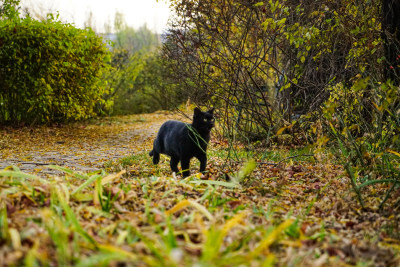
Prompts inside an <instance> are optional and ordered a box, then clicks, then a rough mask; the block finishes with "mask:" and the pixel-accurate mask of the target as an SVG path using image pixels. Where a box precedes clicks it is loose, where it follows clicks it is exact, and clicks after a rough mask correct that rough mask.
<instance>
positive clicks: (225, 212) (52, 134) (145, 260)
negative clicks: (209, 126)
mask: <svg viewBox="0 0 400 267" xmlns="http://www.w3.org/2000/svg"><path fill="white" fill-rule="evenodd" d="M171 118H174V119H183V117H182V116H181V115H177V114H170V113H166V112H159V113H154V114H143V115H134V116H123V117H113V118H106V119H98V120H93V121H91V122H85V123H75V124H71V125H64V126H57V125H54V126H39V127H20V128H9V127H5V128H1V129H0V135H1V137H0V148H1V153H2V154H1V163H0V169H2V168H5V169H4V170H3V171H0V190H1V191H0V265H11V266H18V265H21V264H25V265H27V266H38V265H43V266H48V265H50V266H52V265H58V266H68V265H71V266H72V265H74V266H75V265H77V266H98V265H101V264H105V265H108V264H109V265H114V266H116V265H118V264H126V265H128V266H192V265H194V264H199V266H203V265H210V266H239V265H240V266H275V265H276V266H398V265H399V263H400V258H399V250H400V249H399V248H400V247H399V240H398V236H399V235H398V233H399V226H398V223H397V221H398V218H397V213H398V212H397V210H396V208H395V207H394V205H392V204H393V201H392V202H390V201H389V203H388V204H387V207H388V208H387V209H385V210H384V212H378V207H377V206H378V204H379V200H380V199H379V197H377V196H379V195H382V193H381V191H382V190H384V189H385V188H384V187H382V186H381V187H378V186H374V187H373V188H367V189H366V190H365V191H364V192H363V194H364V195H365V196H366V198H365V201H366V206H367V209H366V210H364V211H363V210H361V208H360V206H359V204H358V202H357V199H356V197H355V195H354V193H353V192H352V190H351V188H350V187H349V182H348V179H349V178H348V177H347V176H346V174H345V172H344V171H343V168H342V167H341V166H340V164H338V163H336V162H335V160H334V159H333V158H332V157H331V156H329V155H328V153H321V154H314V156H312V157H311V156H301V155H305V154H307V155H308V154H309V153H310V152H307V153H305V152H304V150H301V149H297V150H289V149H288V148H286V147H276V148H265V147H264V148H263V147H261V148H260V147H251V146H249V145H248V146H240V145H238V146H237V147H235V149H232V148H230V147H229V146H228V142H227V141H226V140H224V139H223V138H220V137H219V135H218V134H216V133H214V134H213V136H212V141H211V144H210V149H209V151H208V158H209V161H208V166H207V170H208V174H206V175H200V174H197V173H196V171H197V170H198V163H197V162H196V161H195V160H193V163H192V167H191V168H192V173H193V175H192V176H191V177H189V178H186V179H182V178H181V177H180V176H179V175H175V174H172V173H171V172H170V169H169V164H168V158H167V157H162V159H161V162H160V164H159V165H157V166H155V165H153V164H152V163H151V158H150V157H149V156H148V151H149V150H150V149H151V145H152V140H153V138H154V136H155V134H156V132H157V129H158V128H159V126H160V125H161V124H162V123H163V122H164V121H165V120H168V119H171ZM254 160H255V161H254ZM8 165H16V166H17V168H13V167H7V166H8ZM47 165H57V166H58V167H57V166H52V167H51V166H50V167H49V166H47ZM19 169H20V170H21V171H22V172H21V171H19ZM393 195H394V196H395V197H396V196H397V195H398V193H395V194H393ZM390 207H394V208H392V209H390ZM118 266H120V265H118Z"/></svg>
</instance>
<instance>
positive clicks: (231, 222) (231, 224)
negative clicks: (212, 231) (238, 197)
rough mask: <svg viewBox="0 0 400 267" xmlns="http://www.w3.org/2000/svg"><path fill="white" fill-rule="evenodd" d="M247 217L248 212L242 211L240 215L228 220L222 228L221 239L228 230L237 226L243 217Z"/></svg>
mask: <svg viewBox="0 0 400 267" xmlns="http://www.w3.org/2000/svg"><path fill="white" fill-rule="evenodd" d="M247 215H248V212H247V211H244V212H242V213H238V214H236V215H235V216H233V217H232V218H231V219H229V221H227V222H226V223H225V225H224V227H223V228H222V237H225V235H226V234H227V233H228V232H229V230H230V229H232V228H233V227H234V226H235V225H237V224H239V223H240V222H241V221H242V220H243V219H244V218H245V217H247Z"/></svg>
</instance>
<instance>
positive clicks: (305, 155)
mask: <svg viewBox="0 0 400 267" xmlns="http://www.w3.org/2000/svg"><path fill="white" fill-rule="evenodd" d="M298 157H314V154H301V155H295V156H290V157H286V158H284V159H282V160H280V161H278V163H270V162H259V163H258V164H262V165H273V166H278V165H279V164H281V162H282V161H285V160H288V159H293V158H298Z"/></svg>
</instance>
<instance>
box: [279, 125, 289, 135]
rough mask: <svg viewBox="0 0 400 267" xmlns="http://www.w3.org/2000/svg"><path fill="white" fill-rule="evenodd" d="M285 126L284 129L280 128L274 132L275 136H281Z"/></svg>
mask: <svg viewBox="0 0 400 267" xmlns="http://www.w3.org/2000/svg"><path fill="white" fill-rule="evenodd" d="M286 128H287V127H286V126H285V127H282V128H280V129H279V130H278V131H277V132H276V135H280V134H282V133H283V131H284V130H286Z"/></svg>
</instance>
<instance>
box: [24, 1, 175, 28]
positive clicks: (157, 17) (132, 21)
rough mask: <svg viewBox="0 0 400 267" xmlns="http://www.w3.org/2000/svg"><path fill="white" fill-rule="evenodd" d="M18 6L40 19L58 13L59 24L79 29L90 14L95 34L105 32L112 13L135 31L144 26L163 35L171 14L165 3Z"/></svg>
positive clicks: (40, 3)
mask: <svg viewBox="0 0 400 267" xmlns="http://www.w3.org/2000/svg"><path fill="white" fill-rule="evenodd" d="M21 7H22V8H28V9H29V10H34V12H36V13H39V14H40V15H42V16H43V15H45V14H46V13H48V12H52V13H53V12H56V11H59V14H60V19H61V20H62V21H64V22H70V23H75V25H76V26H77V27H80V28H82V27H83V25H84V22H85V20H86V19H87V18H88V17H89V14H90V12H92V13H93V18H94V23H95V29H94V30H95V31H97V32H104V24H105V23H107V22H108V23H109V24H111V25H113V24H114V16H115V13H116V12H121V13H123V14H124V16H125V21H126V23H127V25H128V26H131V27H133V28H135V29H137V28H139V27H140V26H143V25H144V24H147V27H148V28H149V29H151V30H153V31H154V32H157V33H162V32H163V30H164V29H165V28H166V24H167V21H168V17H169V14H170V12H169V8H168V3H167V2H166V1H165V0H159V1H158V2H157V1H156V0H21ZM31 13H32V12H31ZM33 15H34V14H33Z"/></svg>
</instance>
